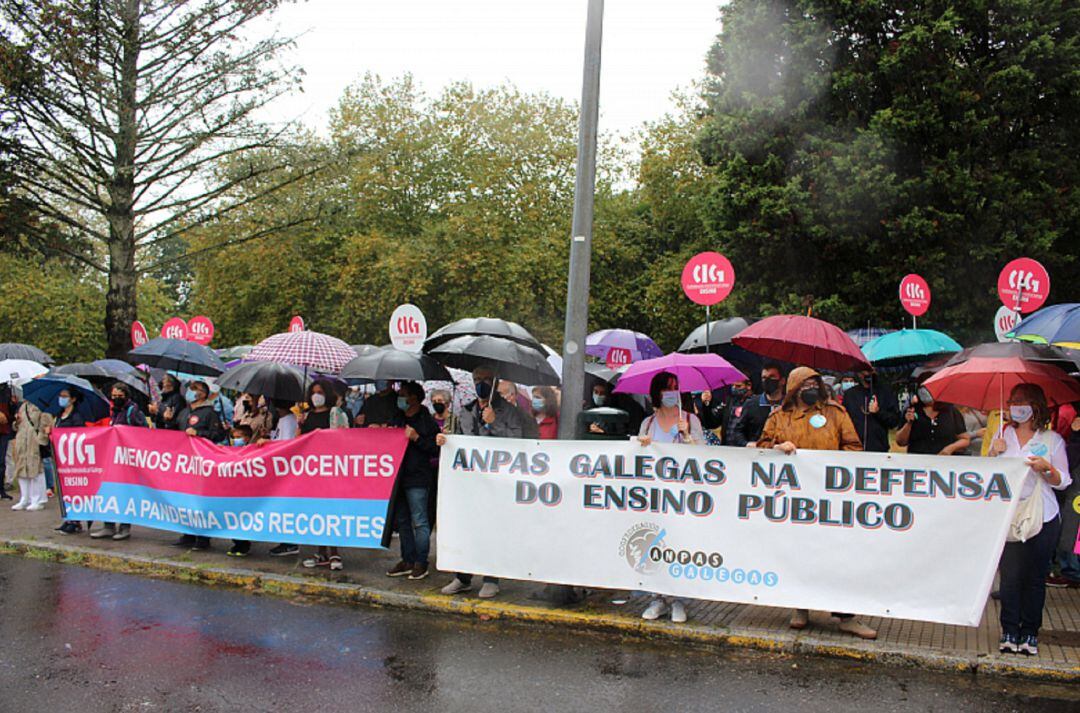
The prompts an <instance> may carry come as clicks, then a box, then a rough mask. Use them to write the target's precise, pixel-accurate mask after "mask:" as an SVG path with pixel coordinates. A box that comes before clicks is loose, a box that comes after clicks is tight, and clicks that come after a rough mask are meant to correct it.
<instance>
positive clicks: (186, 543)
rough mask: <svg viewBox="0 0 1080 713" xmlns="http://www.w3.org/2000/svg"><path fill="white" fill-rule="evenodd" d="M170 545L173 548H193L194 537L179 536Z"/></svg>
mask: <svg viewBox="0 0 1080 713" xmlns="http://www.w3.org/2000/svg"><path fill="white" fill-rule="evenodd" d="M171 544H172V546H173V547H188V548H190V547H193V546H194V545H195V535H180V538H179V539H178V540H176V541H174V542H172V543H171Z"/></svg>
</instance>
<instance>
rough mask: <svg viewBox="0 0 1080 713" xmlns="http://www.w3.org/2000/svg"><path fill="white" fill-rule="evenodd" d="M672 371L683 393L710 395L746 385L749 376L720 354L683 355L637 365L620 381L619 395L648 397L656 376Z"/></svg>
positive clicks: (668, 356) (647, 360)
mask: <svg viewBox="0 0 1080 713" xmlns="http://www.w3.org/2000/svg"><path fill="white" fill-rule="evenodd" d="M663 371H668V372H671V373H672V374H674V375H675V376H676V377H677V378H678V379H679V390H680V391H706V390H709V389H718V388H720V387H721V386H727V385H728V384H734V383H737V382H739V381H744V380H745V379H746V376H745V375H744V374H743V373H742V372H741V371H739V370H738V369H736V368H735V367H733V366H732V365H731V364H729V363H728V362H727V361H726V360H725V359H724V358H723V357H721V356H718V355H716V354H679V353H678V352H675V353H673V354H668V355H667V356H662V357H658V358H656V359H646V360H645V361H639V362H635V363H634V364H631V365H630V366H629V368H627V370H626V371H625V372H624V373H623V375H622V376H621V377H619V383H618V384H617V385H616V386H615V391H616V392H618V393H623V394H647V393H649V385H650V384H651V383H652V379H653V377H654V376H656V375H657V374H659V373H660V372H663Z"/></svg>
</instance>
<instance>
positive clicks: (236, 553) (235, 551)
mask: <svg viewBox="0 0 1080 713" xmlns="http://www.w3.org/2000/svg"><path fill="white" fill-rule="evenodd" d="M251 437H252V430H251V426H248V425H247V424H243V423H241V424H236V425H234V426H233V427H232V430H230V431H229V445H230V446H233V447H234V448H243V447H244V446H246V445H248V444H249V443H251ZM250 551H251V540H233V543H232V547H230V548H229V551H228V552H226V554H227V555H229V556H230V557H247V556H248V552H250Z"/></svg>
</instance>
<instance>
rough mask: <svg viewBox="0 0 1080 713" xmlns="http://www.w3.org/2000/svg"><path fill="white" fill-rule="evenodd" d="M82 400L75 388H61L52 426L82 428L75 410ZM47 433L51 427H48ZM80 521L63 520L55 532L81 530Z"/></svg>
mask: <svg viewBox="0 0 1080 713" xmlns="http://www.w3.org/2000/svg"><path fill="white" fill-rule="evenodd" d="M81 400H82V394H81V393H80V392H79V391H78V390H76V389H63V390H62V391H60V393H59V394H57V396H56V401H57V405H58V406H60V415H58V416H57V417H56V422H55V423H54V424H53V426H52V428H82V427H83V426H85V425H86V419H84V418H83V417H82V414H80V413H79V411H78V410H77V408H76V407H77V406H78V405H79V401H81ZM48 430H49V433H51V432H52V429H48ZM93 524H94V523H93V522H87V523H86V529H88V530H89V529H90V527H91V526H92V525H93ZM82 529H83V528H82V523H81V522H79V521H78V520H65V521H64V522H63V523H61V525H60V527H58V528H56V530H57V532H60V533H62V534H65V535H74V534H77V533H79V532H82Z"/></svg>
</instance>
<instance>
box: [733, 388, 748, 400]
mask: <svg viewBox="0 0 1080 713" xmlns="http://www.w3.org/2000/svg"><path fill="white" fill-rule="evenodd" d="M748 393H750V390H749V389H746V388H743V387H741V386H740V387H738V388H735V389H732V390H731V395H732V396H734V397H735V398H737V399H743V398H746V395H747V394H748Z"/></svg>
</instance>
